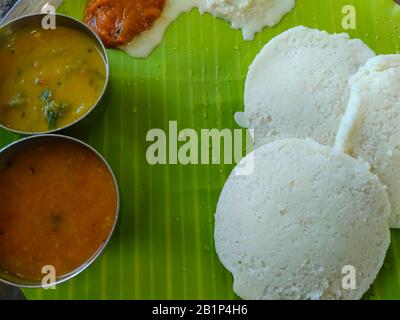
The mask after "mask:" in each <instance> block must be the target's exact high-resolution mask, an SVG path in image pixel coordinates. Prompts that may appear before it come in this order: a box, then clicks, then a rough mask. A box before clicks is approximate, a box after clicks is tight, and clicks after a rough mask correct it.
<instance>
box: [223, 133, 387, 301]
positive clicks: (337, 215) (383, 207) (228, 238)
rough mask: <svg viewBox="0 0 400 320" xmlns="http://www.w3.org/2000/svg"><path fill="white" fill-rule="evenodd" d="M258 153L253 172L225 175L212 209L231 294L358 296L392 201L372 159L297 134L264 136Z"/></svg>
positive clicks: (382, 246)
mask: <svg viewBox="0 0 400 320" xmlns="http://www.w3.org/2000/svg"><path fill="white" fill-rule="evenodd" d="M248 157H251V155H250V156H248ZM254 158H255V159H254V161H255V170H254V173H253V174H251V175H249V176H236V175H234V174H232V175H231V176H230V177H229V179H228V181H227V182H226V184H225V187H224V189H223V191H222V193H221V196H220V199H219V202H218V206H217V212H216V216H215V219H216V222H215V244H216V250H217V253H218V256H219V258H220V260H221V262H222V263H223V264H224V266H225V267H226V268H227V269H228V270H229V271H230V272H231V273H232V274H233V276H234V291H235V293H236V294H237V295H238V296H240V297H241V298H244V299H359V298H361V297H362V295H363V294H364V293H365V292H366V291H367V290H368V288H369V287H370V285H371V284H372V282H373V281H374V279H375V278H376V276H377V273H378V271H379V269H380V268H381V266H382V264H383V260H384V257H385V254H386V251H387V249H388V246H389V241H390V233H389V228H388V217H389V214H390V204H389V201H388V198H387V195H386V192H385V190H384V187H383V186H382V184H381V183H380V181H379V179H378V178H377V177H376V176H375V175H373V174H371V173H370V171H369V167H368V164H366V163H364V162H361V161H359V160H356V159H354V158H352V157H350V156H348V155H345V154H343V153H341V152H337V151H336V150H335V149H330V148H329V147H326V146H322V145H319V144H317V143H316V142H314V141H312V140H296V139H289V140H281V141H276V142H274V143H272V144H269V145H264V146H262V147H260V148H259V149H256V151H255V153H254ZM243 161H248V158H245V159H244V160H243ZM241 165H243V163H241V164H239V166H241ZM347 265H351V266H354V267H355V270H356V287H357V288H356V289H355V290H345V289H344V288H343V287H342V280H343V277H344V276H345V275H343V274H342V270H343V267H345V266H347Z"/></svg>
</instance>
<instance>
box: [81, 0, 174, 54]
mask: <svg viewBox="0 0 400 320" xmlns="http://www.w3.org/2000/svg"><path fill="white" fill-rule="evenodd" d="M165 2H166V0H90V1H89V2H88V4H87V6H86V11H85V23H86V24H87V25H88V26H89V28H91V29H92V30H93V31H94V32H96V33H97V35H98V36H99V37H100V39H101V40H102V41H103V43H104V45H105V46H106V47H108V48H115V47H118V46H121V45H125V44H127V43H129V42H131V41H132V40H133V38H135V37H136V36H137V35H139V34H140V33H142V32H144V31H146V30H149V29H150V28H151V27H152V26H153V24H154V22H155V21H156V20H157V19H158V18H159V17H160V16H161V14H162V11H163V9H164V6H165Z"/></svg>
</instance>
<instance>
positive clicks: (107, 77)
mask: <svg viewBox="0 0 400 320" xmlns="http://www.w3.org/2000/svg"><path fill="white" fill-rule="evenodd" d="M46 15H47V14H45V13H34V14H28V15H23V16H20V17H18V18H15V19H13V20H10V21H8V22H7V23H5V24H4V25H1V26H0V29H3V28H6V27H8V26H9V25H11V24H13V23H15V22H18V21H20V20H23V19H26V18H31V17H39V16H46ZM55 16H56V17H62V18H65V19H67V20H68V19H69V20H71V21H73V22H76V23H78V24H80V25H81V26H82V27H84V28H85V29H86V30H87V31H89V32H90V33H91V34H92V35H93V36H94V38H95V39H96V41H94V39H91V40H93V41H94V42H97V44H98V45H99V46H100V49H101V51H102V52H101V55H102V58H103V62H104V67H105V69H106V80H105V82H104V86H103V90H102V92H101V94H100V95H99V97H98V99H97V100H96V102H95V103H94V104H93V106H92V107H91V108H90V109H89V110H88V111H87V112H86V113H85V114H83V115H82V116H81V117H80V118H78V119H76V120H75V121H73V122H71V123H69V124H67V125H65V126H64V127H60V128H57V129H52V130H47V131H38V132H28V131H21V130H18V129H13V128H10V127H7V126H5V125H4V124H2V123H0V128H3V129H5V130H7V131H9V132H12V133H16V134H19V135H23V136H31V135H43V134H54V133H59V132H60V131H63V130H67V129H69V128H71V127H73V126H75V125H76V124H78V123H79V122H81V121H83V120H84V119H86V118H87V117H88V116H89V115H90V114H91V113H92V112H93V111H94V109H96V108H97V106H98V105H99V104H100V102H101V100H102V99H103V98H104V95H105V93H106V90H107V88H108V85H109V82H110V63H109V59H108V55H107V49H106V47H105V46H104V44H103V42H102V41H101V39H100V37H99V36H98V35H97V33H95V32H94V31H93V30H92V29H90V28H89V27H88V26H87V25H86V24H84V23H83V22H82V21H80V20H78V19H76V18H74V17H71V16H67V15H65V14H60V13H55ZM67 28H68V27H67ZM71 29H72V28H71ZM74 30H77V29H74ZM78 31H79V30H78ZM80 32H82V31H80Z"/></svg>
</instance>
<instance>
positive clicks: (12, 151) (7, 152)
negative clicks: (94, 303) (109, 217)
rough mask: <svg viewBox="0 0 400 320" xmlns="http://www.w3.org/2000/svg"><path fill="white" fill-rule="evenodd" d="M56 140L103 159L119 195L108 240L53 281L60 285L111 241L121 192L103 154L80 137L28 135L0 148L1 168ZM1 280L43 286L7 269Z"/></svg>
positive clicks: (80, 270) (94, 257)
mask: <svg viewBox="0 0 400 320" xmlns="http://www.w3.org/2000/svg"><path fill="white" fill-rule="evenodd" d="M54 141H62V142H64V143H65V142H67V143H71V144H75V145H78V146H81V147H83V148H84V149H86V150H88V151H89V152H91V153H93V154H95V155H96V157H97V158H98V159H99V160H101V161H102V162H103V163H104V164H105V166H106V167H107V168H108V171H109V172H110V174H111V176H112V179H113V181H114V185H115V191H116V197H117V199H116V200H117V206H116V208H115V220H114V225H113V227H112V229H111V231H110V234H109V236H108V238H107V240H106V241H105V242H104V243H103V244H102V245H101V246H100V247H99V248H98V250H97V251H96V252H95V253H94V254H93V256H92V257H90V258H89V259H88V260H87V261H86V262H85V263H84V264H82V265H81V266H80V267H78V268H77V269H75V270H73V271H71V272H70V273H68V274H65V275H62V276H60V277H59V278H57V280H56V282H55V283H52V285H58V284H60V283H62V282H65V281H67V280H69V279H71V278H73V277H75V276H76V275H78V274H79V273H81V272H82V271H84V270H85V269H86V268H87V267H89V266H90V265H91V264H92V263H93V262H94V261H95V260H96V259H97V258H98V257H99V255H100V254H101V253H102V252H103V250H104V249H105V247H106V246H107V244H108V243H109V241H110V239H111V236H112V234H113V233H114V230H115V227H116V225H117V221H118V217H119V208H120V194H119V188H118V183H117V179H116V178H115V175H114V173H113V171H112V169H111V167H110V165H109V164H108V163H107V161H106V160H105V159H104V158H103V156H102V155H101V154H100V153H99V152H98V151H96V150H95V149H94V148H92V147H91V146H89V145H88V144H86V143H84V142H82V141H80V140H78V139H75V138H71V137H68V136H63V135H56V134H41V135H34V136H30V137H26V138H24V139H21V140H19V141H16V142H14V143H12V144H10V145H8V146H7V147H5V148H3V149H2V150H0V170H2V169H3V168H4V167H5V166H6V165H7V163H9V161H10V160H11V159H13V158H14V157H15V156H17V155H18V154H20V153H21V152H23V151H24V150H25V149H26V147H28V146H31V145H34V144H38V143H40V144H42V143H46V142H54ZM0 282H3V283H5V284H8V285H12V286H16V287H20V288H42V283H41V282H39V281H32V280H28V279H25V278H22V277H20V276H18V275H14V274H11V273H8V272H7V270H5V271H3V272H0Z"/></svg>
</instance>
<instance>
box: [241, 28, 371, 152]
mask: <svg viewBox="0 0 400 320" xmlns="http://www.w3.org/2000/svg"><path fill="white" fill-rule="evenodd" d="M374 55H375V54H374V52H373V51H372V50H371V49H369V48H368V47H367V45H365V44H364V43H363V42H362V41H361V40H358V39H354V40H350V39H349V36H348V35H347V34H334V35H330V34H328V33H327V32H325V31H319V30H315V29H309V28H306V27H303V26H300V27H296V28H293V29H290V30H288V31H286V32H284V33H282V34H280V35H278V36H277V37H275V38H274V39H272V40H271V41H270V42H269V43H267V44H266V45H265V47H264V48H263V49H262V51H261V52H260V53H259V54H258V55H257V57H256V58H255V60H254V62H253V63H252V65H251V66H250V69H249V73H248V76H247V79H246V84H245V99H244V104H245V111H244V113H238V114H237V115H236V121H237V122H238V124H239V125H241V126H242V127H246V128H251V129H255V142H256V145H257V146H260V145H262V144H265V143H269V142H272V141H273V140H275V139H277V138H308V137H310V138H312V139H314V140H316V141H317V142H319V143H322V144H326V145H333V144H334V142H335V136H336V133H337V129H338V127H339V123H340V120H341V118H342V116H343V114H344V112H345V110H346V105H347V101H348V98H349V89H348V80H349V77H350V76H351V75H353V74H354V73H356V71H357V70H358V69H359V67H360V66H361V65H363V64H364V63H365V62H366V61H367V60H368V59H369V58H370V57H373V56H374Z"/></svg>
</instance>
